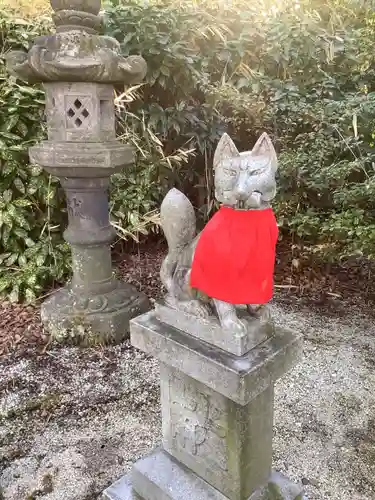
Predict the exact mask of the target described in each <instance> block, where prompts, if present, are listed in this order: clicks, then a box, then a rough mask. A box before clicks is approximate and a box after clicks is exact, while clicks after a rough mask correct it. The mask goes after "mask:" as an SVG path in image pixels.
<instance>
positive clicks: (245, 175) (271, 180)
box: [214, 133, 277, 210]
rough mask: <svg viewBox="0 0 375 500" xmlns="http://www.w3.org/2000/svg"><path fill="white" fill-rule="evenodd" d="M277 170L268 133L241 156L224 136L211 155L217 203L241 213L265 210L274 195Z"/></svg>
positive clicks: (273, 149) (274, 154)
mask: <svg viewBox="0 0 375 500" xmlns="http://www.w3.org/2000/svg"><path fill="white" fill-rule="evenodd" d="M276 170H277V156H276V151H275V148H274V147H273V144H272V141H271V139H270V137H269V136H268V134H266V133H264V134H262V135H261V136H260V138H259V139H258V141H257V142H256V144H255V146H254V147H253V149H252V150H251V151H245V152H243V153H239V152H238V149H237V148H236V146H235V144H234V142H233V141H232V139H231V138H230V137H229V135H228V134H224V135H223V136H222V137H221V139H220V141H219V144H218V145H217V148H216V151H215V155H214V172H215V196H216V199H217V201H219V202H220V203H222V204H223V205H225V206H229V207H232V208H237V209H241V210H249V209H262V208H266V207H268V206H269V205H268V204H269V202H270V201H271V200H272V199H273V198H274V196H275V194H276V182H275V173H276Z"/></svg>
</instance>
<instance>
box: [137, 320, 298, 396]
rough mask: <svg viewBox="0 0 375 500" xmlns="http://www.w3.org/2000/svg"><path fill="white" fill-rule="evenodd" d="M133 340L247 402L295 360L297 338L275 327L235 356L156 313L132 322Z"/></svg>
mask: <svg viewBox="0 0 375 500" xmlns="http://www.w3.org/2000/svg"><path fill="white" fill-rule="evenodd" d="M131 341H132V344H133V345H134V346H135V347H137V348H138V349H141V350H142V351H144V352H146V353H147V354H150V355H152V356H155V357H156V358H158V359H159V360H160V361H161V362H163V363H166V364H168V365H169V366H171V367H173V368H176V369H178V370H180V371H181V372H182V373H184V374H186V375H188V376H189V377H191V378H193V379H195V380H197V381H199V382H201V383H203V384H206V385H207V386H208V387H210V388H211V389H213V390H214V391H216V392H218V393H220V394H222V395H223V396H226V397H227V398H229V399H231V400H232V401H235V402H236V403H238V404H240V405H247V404H248V403H249V402H250V401H251V400H252V399H254V398H255V397H256V396H257V395H258V394H261V393H262V392H263V391H264V390H265V389H266V388H267V387H269V385H271V384H273V383H274V382H275V381H276V380H277V379H278V378H279V377H281V376H282V375H283V374H284V373H285V372H286V371H287V370H288V369H290V368H291V367H292V366H293V365H294V364H295V363H296V361H297V359H298V357H299V355H300V353H301V348H302V345H301V338H300V336H298V335H296V334H295V333H293V332H290V331H288V330H283V329H280V328H276V329H275V335H274V336H272V337H271V338H269V339H267V340H266V341H265V342H263V343H262V344H260V345H259V346H257V347H255V348H254V349H252V350H251V351H249V352H248V353H247V354H245V355H243V356H241V357H238V356H234V355H233V354H230V353H227V352H225V351H223V350H222V349H219V348H217V347H215V346H212V345H210V344H207V343H206V342H203V341H201V340H199V339H196V338H194V337H192V336H190V335H188V334H186V333H184V332H181V331H179V330H177V329H175V328H172V327H170V326H168V325H165V324H163V323H161V322H160V321H159V320H158V319H157V318H156V315H155V312H149V313H146V314H144V315H142V316H140V317H137V318H135V319H133V320H132V321H131Z"/></svg>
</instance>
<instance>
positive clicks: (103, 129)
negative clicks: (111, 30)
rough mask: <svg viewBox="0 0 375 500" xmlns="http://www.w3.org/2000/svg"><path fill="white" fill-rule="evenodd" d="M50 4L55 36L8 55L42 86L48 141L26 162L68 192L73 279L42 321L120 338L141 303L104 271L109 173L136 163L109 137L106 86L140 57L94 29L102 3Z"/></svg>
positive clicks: (141, 65) (141, 67) (140, 74)
mask: <svg viewBox="0 0 375 500" xmlns="http://www.w3.org/2000/svg"><path fill="white" fill-rule="evenodd" d="M51 6H52V8H53V10H54V14H53V20H54V23H55V25H56V33H54V34H52V35H46V36H42V37H39V38H38V39H37V40H36V41H35V42H34V44H33V46H32V47H31V48H30V50H29V52H28V53H24V52H12V53H10V54H9V56H8V66H9V68H10V71H11V72H12V73H13V74H15V75H16V76H18V77H20V78H23V79H26V80H28V81H30V82H43V84H44V88H45V91H46V116H47V128H48V139H47V140H46V141H43V142H42V143H40V144H38V145H36V146H34V147H32V148H31V149H30V159H31V162H32V163H36V164H38V165H41V166H43V167H44V168H45V169H46V170H47V172H49V173H50V174H52V175H55V176H57V177H58V178H59V179H60V181H61V184H62V186H63V188H64V190H65V193H66V199H67V208H68V216H69V225H68V228H67V230H66V231H65V233H64V238H65V240H66V241H67V242H68V243H69V244H70V245H71V250H72V261H73V277H72V281H71V283H70V284H68V285H67V286H65V287H64V288H62V289H60V290H58V291H57V292H56V293H54V294H53V295H52V296H51V297H50V298H49V299H48V300H47V301H46V302H44V304H43V306H42V313H41V314H42V321H43V323H44V325H45V327H46V329H47V330H48V331H50V333H51V334H52V335H53V337H55V338H58V339H63V338H64V337H67V336H68V337H76V336H78V337H79V338H80V339H81V340H82V341H83V342H93V341H94V342H95V341H99V342H106V341H112V340H120V339H121V338H123V337H124V336H125V335H126V334H127V332H128V327H129V320H130V319H131V318H132V317H134V316H137V315H139V314H140V313H141V312H145V311H146V310H147V309H148V308H149V303H148V300H147V298H146V296H145V295H143V294H142V293H139V292H137V291H136V290H135V289H134V288H133V287H132V286H131V285H129V284H126V283H122V282H120V281H117V280H116V279H115V278H114V277H113V272H112V261H111V249H110V244H111V242H112V240H113V238H114V236H115V233H114V230H113V228H112V226H111V224H110V222H109V210H108V194H107V190H108V185H109V179H110V176H111V174H112V173H114V172H118V171H120V170H121V169H122V168H124V167H126V166H128V165H131V164H132V163H133V162H134V153H133V150H132V148H131V147H130V146H128V145H124V144H121V143H120V142H119V141H116V135H115V108H114V86H115V85H117V84H121V85H124V84H126V85H132V84H134V83H137V82H140V81H141V80H142V79H143V78H144V76H145V74H146V63H145V61H144V59H143V58H142V57H140V56H130V57H128V58H124V57H122V56H121V53H120V46H119V44H118V42H117V41H116V40H115V39H113V38H110V37H107V36H100V35H99V34H98V32H99V30H100V28H101V17H100V16H99V11H100V7H101V1H100V0H51Z"/></svg>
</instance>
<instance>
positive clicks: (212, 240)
mask: <svg viewBox="0 0 375 500" xmlns="http://www.w3.org/2000/svg"><path fill="white" fill-rule="evenodd" d="M213 167H214V176H215V197H216V199H217V201H218V202H219V203H220V204H221V208H220V210H219V211H218V212H217V213H216V214H215V215H214V216H213V218H212V219H211V220H210V221H209V222H208V224H207V225H206V227H205V228H204V229H203V231H202V232H201V233H199V234H198V235H197V234H196V219H195V214H194V209H193V206H192V204H191V203H190V201H189V200H188V198H187V197H186V196H185V195H184V194H183V193H181V192H180V191H178V190H177V189H171V190H170V191H169V192H168V194H167V195H166V197H165V198H164V200H163V203H162V205H161V226H162V228H163V231H164V234H165V236H166V239H167V242H168V248H169V252H168V255H167V257H166V258H165V260H164V262H163V264H162V268H161V273H160V274H161V280H162V282H163V284H164V286H165V287H166V289H167V292H168V293H167V296H166V298H165V301H166V304H167V305H168V306H169V307H171V308H174V309H178V310H182V311H184V312H186V313H190V314H194V315H196V316H199V317H202V318H208V317H209V316H211V315H212V314H213V309H214V310H216V313H217V316H218V319H219V321H220V324H221V327H222V328H223V329H224V330H227V331H228V332H232V333H233V334H242V333H244V332H245V330H246V326H245V324H244V322H243V321H242V320H241V319H240V318H239V317H238V316H237V309H236V305H246V306H247V310H248V313H249V314H250V315H252V316H254V315H255V316H257V315H258V316H259V313H260V311H264V310H265V309H264V308H263V307H262V306H263V305H264V304H266V303H267V302H268V301H269V300H270V299H271V297H272V293H273V270H274V262H275V247H276V241H277V235H278V229H277V224H276V220H275V217H274V214H273V211H272V209H271V208H270V201H271V200H272V199H273V198H274V196H275V194H276V183H275V173H276V170H277V157H276V152H275V149H274V147H273V145H272V142H271V139H270V138H269V136H268V135H267V134H266V133H264V134H262V136H261V137H260V138H259V139H258V141H257V143H256V144H255V146H254V148H253V149H252V150H251V151H246V152H243V153H239V152H238V150H237V148H236V146H235V144H234V143H233V141H232V140H231V138H230V137H229V136H228V135H227V134H224V135H223V136H222V138H221V139H220V141H219V144H218V146H217V149H216V151H215V155H214V160H213ZM199 292H200V293H199ZM204 297H206V299H205V298H204Z"/></svg>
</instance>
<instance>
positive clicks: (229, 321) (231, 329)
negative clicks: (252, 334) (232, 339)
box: [221, 317, 246, 335]
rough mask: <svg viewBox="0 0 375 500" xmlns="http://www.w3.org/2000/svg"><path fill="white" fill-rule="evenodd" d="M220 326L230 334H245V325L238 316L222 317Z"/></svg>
mask: <svg viewBox="0 0 375 500" xmlns="http://www.w3.org/2000/svg"><path fill="white" fill-rule="evenodd" d="M221 326H222V328H223V330H225V331H227V332H228V333H231V334H232V335H245V333H246V326H245V324H244V323H243V322H242V321H241V320H240V319H238V318H232V317H227V318H224V319H223V321H222V323H221Z"/></svg>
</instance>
